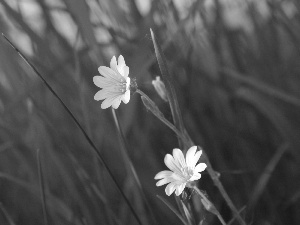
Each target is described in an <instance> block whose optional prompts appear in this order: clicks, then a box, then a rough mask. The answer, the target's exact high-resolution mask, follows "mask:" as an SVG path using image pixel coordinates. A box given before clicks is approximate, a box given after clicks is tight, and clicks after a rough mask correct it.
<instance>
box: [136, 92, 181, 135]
mask: <svg viewBox="0 0 300 225" xmlns="http://www.w3.org/2000/svg"><path fill="white" fill-rule="evenodd" d="M136 92H137V93H139V94H140V95H141V96H143V97H144V98H146V99H147V101H149V102H152V103H153V104H154V102H153V101H152V100H151V99H150V98H149V97H148V95H146V94H145V93H144V92H142V91H141V90H140V89H137V90H136ZM153 114H154V115H155V116H156V117H157V118H158V119H159V120H160V121H161V122H163V123H164V124H165V125H167V126H168V127H169V128H170V129H171V130H172V131H174V133H175V134H176V135H177V136H178V137H179V138H181V139H184V138H183V135H182V134H181V132H180V131H179V130H177V128H176V127H175V126H174V125H173V124H172V123H171V122H170V121H168V120H167V119H166V118H165V117H164V116H163V114H162V113H161V115H162V116H158V115H157V114H155V113H153Z"/></svg>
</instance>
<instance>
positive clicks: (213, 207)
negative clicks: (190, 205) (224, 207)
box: [192, 185, 226, 225]
mask: <svg viewBox="0 0 300 225" xmlns="http://www.w3.org/2000/svg"><path fill="white" fill-rule="evenodd" d="M192 188H193V189H194V190H195V191H196V192H197V194H198V195H199V196H200V197H201V198H202V199H203V200H204V201H205V202H206V203H209V204H210V208H212V210H208V211H210V212H211V213H213V214H215V215H216V216H217V217H218V219H219V220H220V222H221V223H222V225H226V223H225V221H224V219H223V217H222V216H221V214H220V212H219V211H218V210H217V208H216V207H215V206H214V205H213V204H212V202H211V201H209V200H208V199H207V198H206V196H205V195H204V194H203V193H202V192H201V191H200V190H199V189H198V188H197V186H196V185H193V186H192ZM205 208H206V207H205Z"/></svg>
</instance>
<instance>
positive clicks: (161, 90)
mask: <svg viewBox="0 0 300 225" xmlns="http://www.w3.org/2000/svg"><path fill="white" fill-rule="evenodd" d="M152 84H153V86H154V88H155V90H156V92H157V93H158V95H159V96H160V97H161V98H162V99H163V100H164V101H166V102H167V101H168V97H167V91H166V86H165V84H164V82H162V80H161V79H160V77H159V76H157V77H156V79H155V80H153V81H152Z"/></svg>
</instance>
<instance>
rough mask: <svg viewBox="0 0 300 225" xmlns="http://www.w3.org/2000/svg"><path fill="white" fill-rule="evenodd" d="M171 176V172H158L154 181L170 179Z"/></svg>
mask: <svg viewBox="0 0 300 225" xmlns="http://www.w3.org/2000/svg"><path fill="white" fill-rule="evenodd" d="M172 174H173V172H172V171H170V170H164V171H160V172H159V173H158V174H156V175H155V177H154V179H156V180H157V179H162V178H165V177H170V176H171V175H172Z"/></svg>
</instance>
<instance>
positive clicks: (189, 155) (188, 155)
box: [186, 146, 197, 166]
mask: <svg viewBox="0 0 300 225" xmlns="http://www.w3.org/2000/svg"><path fill="white" fill-rule="evenodd" d="M196 150H197V146H192V147H190V148H189V150H188V151H187V153H186V164H187V165H188V166H190V165H191V164H192V163H193V158H194V156H195V153H196Z"/></svg>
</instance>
